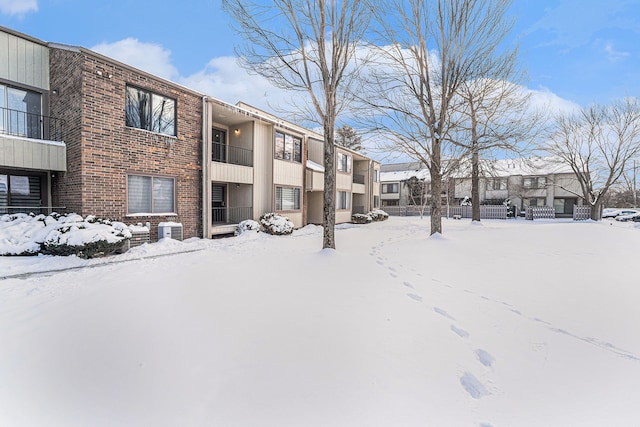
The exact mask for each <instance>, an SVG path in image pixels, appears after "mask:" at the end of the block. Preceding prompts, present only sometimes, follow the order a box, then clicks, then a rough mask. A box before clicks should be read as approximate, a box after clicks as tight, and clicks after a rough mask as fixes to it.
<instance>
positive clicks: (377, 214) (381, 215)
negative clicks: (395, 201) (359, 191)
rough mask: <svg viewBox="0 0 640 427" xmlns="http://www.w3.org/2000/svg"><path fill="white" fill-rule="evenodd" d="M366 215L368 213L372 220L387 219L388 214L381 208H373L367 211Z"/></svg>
mask: <svg viewBox="0 0 640 427" xmlns="http://www.w3.org/2000/svg"><path fill="white" fill-rule="evenodd" d="M367 215H369V216H370V217H371V219H372V220H374V221H384V220H386V219H389V214H388V213H386V212H385V211H383V210H381V209H375V210H373V211H371V212H369V213H368V214H367Z"/></svg>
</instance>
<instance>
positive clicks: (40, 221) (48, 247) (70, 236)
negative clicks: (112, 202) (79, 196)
mask: <svg viewBox="0 0 640 427" xmlns="http://www.w3.org/2000/svg"><path fill="white" fill-rule="evenodd" d="M130 238H131V231H130V230H129V228H128V227H127V226H126V225H125V224H123V223H121V222H117V221H111V220H108V219H103V218H97V217H95V216H93V215H88V216H87V217H86V218H82V216H80V215H78V214H75V213H70V214H64V215H60V214H57V213H52V214H51V215H43V214H40V215H35V214H33V213H31V214H13V215H2V216H0V255H38V254H44V255H77V256H79V257H81V258H93V257H96V256H100V255H107V254H111V253H114V252H116V251H118V250H120V249H121V248H122V247H123V245H124V244H125V243H126V242H127V240H128V239H130Z"/></svg>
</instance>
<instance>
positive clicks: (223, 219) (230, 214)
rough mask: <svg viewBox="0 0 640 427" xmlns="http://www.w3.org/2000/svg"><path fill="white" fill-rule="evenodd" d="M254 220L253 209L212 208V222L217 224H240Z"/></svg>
mask: <svg viewBox="0 0 640 427" xmlns="http://www.w3.org/2000/svg"><path fill="white" fill-rule="evenodd" d="M251 218H253V208H252V207H228V208H227V207H225V208H211V222H212V223H213V224H214V225H215V224H238V223H239V222H241V221H244V220H245V219H251Z"/></svg>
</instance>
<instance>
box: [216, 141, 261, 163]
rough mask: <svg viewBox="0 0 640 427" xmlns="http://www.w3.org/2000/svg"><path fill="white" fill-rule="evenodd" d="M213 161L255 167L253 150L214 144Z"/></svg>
mask: <svg viewBox="0 0 640 427" xmlns="http://www.w3.org/2000/svg"><path fill="white" fill-rule="evenodd" d="M211 160H213V161H214V162H219V163H229V164H232V165H239V166H250V167H252V166H253V150H249V149H247V148H240V147H234V146H232V145H227V144H221V143H218V142H213V143H212V147H211Z"/></svg>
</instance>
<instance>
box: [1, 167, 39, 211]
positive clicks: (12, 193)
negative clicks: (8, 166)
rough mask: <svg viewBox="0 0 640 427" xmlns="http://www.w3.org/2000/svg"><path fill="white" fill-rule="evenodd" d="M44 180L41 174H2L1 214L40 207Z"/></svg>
mask: <svg viewBox="0 0 640 427" xmlns="http://www.w3.org/2000/svg"><path fill="white" fill-rule="evenodd" d="M41 200H42V182H41V179H40V177H39V176H27V175H0V214H3V213H7V212H9V211H8V210H7V209H6V208H7V207H12V206H13V208H12V209H11V211H10V212H23V211H25V210H26V212H29V208H34V207H35V208H37V207H40V206H41V204H42V202H41Z"/></svg>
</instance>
